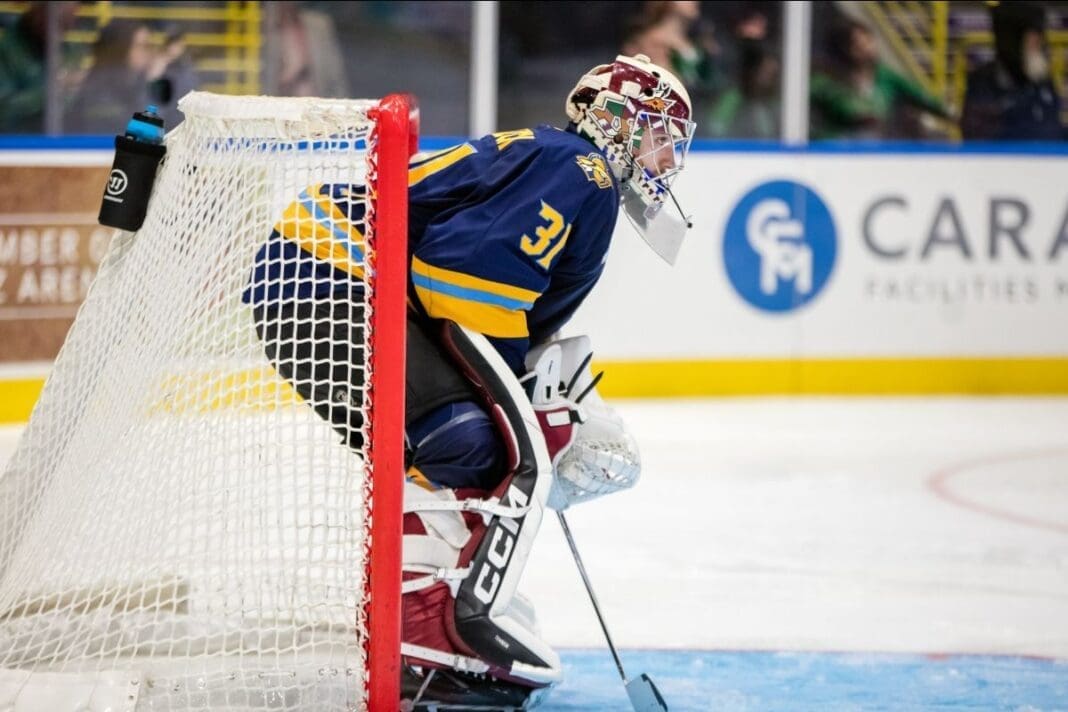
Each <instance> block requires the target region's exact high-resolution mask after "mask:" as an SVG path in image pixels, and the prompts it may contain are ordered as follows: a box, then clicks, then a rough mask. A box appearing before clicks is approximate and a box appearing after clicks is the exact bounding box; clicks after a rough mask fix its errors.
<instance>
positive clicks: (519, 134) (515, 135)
mask: <svg viewBox="0 0 1068 712" xmlns="http://www.w3.org/2000/svg"><path fill="white" fill-rule="evenodd" d="M493 140H494V141H496V142H497V150H498V151H503V150H504V149H506V148H508V147H509V146H511V145H512V144H513V143H514V142H516V141H533V140H534V131H533V130H531V129H517V130H515V131H498V132H497V133H495V134H493Z"/></svg>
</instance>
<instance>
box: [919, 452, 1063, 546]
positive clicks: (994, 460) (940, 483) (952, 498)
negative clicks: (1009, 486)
mask: <svg viewBox="0 0 1068 712" xmlns="http://www.w3.org/2000/svg"><path fill="white" fill-rule="evenodd" d="M1060 456H1068V448H1063V447H1062V448H1052V449H1048V450H1033V451H1030V452H1016V453H1006V454H1004V455H996V456H993V457H984V458H979V459H975V460H967V461H965V462H959V463H957V464H955V465H950V466H949V467H945V468H942V469H940V470H936V471H935V472H933V473H932V474H931V475H930V477H928V479H927V488H928V489H930V490H931V491H932V492H934V494H935V496H937V497H939V498H940V499H943V500H945V501H947V502H949V503H951V504H954V505H956V506H958V507H963V508H964V509H968V510H971V511H973V512H978V513H980V514H985V515H987V516H990V517H994V518H996V519H1001V520H1003V521H1007V522H1013V523H1015V524H1022V525H1024V526H1028V527H1034V528H1036V529H1046V530H1048V531H1054V532H1059V533H1061V534H1068V523H1062V522H1056V521H1049V520H1047V519H1041V518H1039V517H1033V516H1030V515H1028V514H1023V513H1019V512H1014V511H1012V510H1009V509H1002V508H999V507H995V506H991V505H989V504H985V503H983V502H980V501H976V500H975V499H971V498H969V497H967V496H966V495H962V494H960V493H959V492H956V491H954V490H953V489H952V488H951V487H950V481H951V480H952V479H953V478H954V477H956V476H957V475H961V474H964V473H967V472H969V471H971V470H975V469H977V468H980V467H986V466H989V465H1000V464H1004V463H1010V462H1021V461H1024V460H1039V459H1045V458H1050V457H1060Z"/></svg>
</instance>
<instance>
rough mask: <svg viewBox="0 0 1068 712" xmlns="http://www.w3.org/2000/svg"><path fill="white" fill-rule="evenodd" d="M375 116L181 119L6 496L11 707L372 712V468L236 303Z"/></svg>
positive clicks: (241, 107)
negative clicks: (367, 600)
mask: <svg viewBox="0 0 1068 712" xmlns="http://www.w3.org/2000/svg"><path fill="white" fill-rule="evenodd" d="M371 106H373V103H372V102H357V101H324V100H301V99H271V98H236V97H234V98H228V97H217V96H211V95H205V94H192V95H190V96H189V97H187V98H186V99H185V100H183V110H184V111H185V113H186V120H185V122H184V123H183V124H182V125H181V126H180V127H179V128H178V129H177V130H176V131H174V132H172V133H171V134H170V135H169V136H168V139H167V150H168V153H167V157H166V159H165V162H164V164H163V166H162V167H161V172H160V175H159V178H158V180H157V184H156V188H155V193H154V197H153V201H152V203H151V206H150V209H149V213H148V217H147V219H146V222H145V224H144V226H143V227H142V229H141V230H140V231H139V232H138V233H137V234H136V235H130V234H127V233H117V234H116V237H115V238H114V240H113V243H112V245H111V249H110V252H109V254H108V256H107V258H106V259H105V260H104V263H103V264H102V266H101V268H100V272H99V275H98V277H97V280H96V282H95V283H94V285H93V287H92V289H91V290H90V294H89V296H88V299H87V300H86V302H85V304H84V305H83V307H82V309H81V311H80V312H79V314H78V318H77V320H76V322H75V324H74V326H73V328H72V330H71V332H70V334H69V336H68V338H67V342H66V344H65V345H64V347H63V350H62V352H61V354H60V356H59V358H58V360H57V362H56V364H55V367H54V370H53V372H52V374H51V377H50V378H49V380H48V383H47V384H46V387H45V390H44V392H43V394H42V397H41V399H40V401H39V403H38V405H37V407H36V410H35V411H34V414H33V417H32V420H31V422H30V424H29V426H28V428H27V430H26V432H25V433H24V435H23V437H22V440H21V442H20V444H19V447H18V450H17V452H16V453H15V455H14V457H13V459H12V460H11V462H10V463H9V465H8V467H7V470H6V471H5V472H4V473H3V476H2V478H0V707H4V708H5V709H7V708H8V707H5V706H4V705H5V704H9V705H12V706H13V707H14V709H56V710H59V709H68V708H69V709H86V708H88V709H97V708H100V709H104V708H105V707H106V704H110V703H111V702H110V701H111V700H112V699H113V700H115V701H117V702H115V704H114V706H113V707H111V709H139V710H140V709H153V710H164V709H166V710H171V709H183V710H186V709H228V710H246V709H248V710H260V709H271V710H297V709H315V710H331V709H352V708H358V707H360V706H361V704H362V703H361V700H362V699H363V695H364V692H363V689H364V682H365V681H364V679H363V678H364V673H363V670H364V667H365V656H366V653H365V645H366V644H367V640H368V633H367V630H366V625H365V624H366V619H365V616H364V613H363V603H364V600H363V599H364V591H365V549H366V547H367V534H366V532H367V524H368V521H367V520H368V517H367V512H366V507H367V492H368V487H369V484H368V482H367V478H366V477H365V473H364V466H363V457H362V456H363V453H362V452H359V451H357V450H356V449H354V448H351V447H348V446H346V445H345V444H343V443H342V436H341V435H339V432H338V431H335V429H334V428H333V427H332V426H331V424H330V423H328V422H327V421H326V420H324V419H323V418H321V417H319V416H318V415H316V413H315V411H313V408H312V407H309V405H312V406H315V405H322V404H321V403H315V402H314V398H315V396H309V398H310V399H311V400H312V401H313V402H311V403H308V402H305V401H306V400H307V399H302V398H301V397H300V396H298V395H297V393H296V392H295V391H294V389H293V387H292V386H291V385H290V383H289V381H288V380H287V379H286V378H285V377H283V376H281V375H279V373H278V372H277V371H276V366H274V365H272V363H271V360H270V359H268V357H267V356H266V355H265V350H264V343H263V342H262V341H261V339H260V338H259V337H258V336H257V331H256V329H255V328H254V319H253V312H252V310H251V309H250V307H249V306H248V305H247V304H245V303H244V302H243V301H242V298H241V295H242V292H243V290H245V288H246V286H247V285H248V282H249V278H250V274H251V273H252V270H253V269H254V263H255V260H256V256H257V252H258V250H260V248H261V247H262V246H263V245H264V243H265V241H266V240H267V238H268V236H269V235H271V233H272V228H273V227H274V226H275V225H276V224H278V222H279V220H281V219H282V216H283V213H284V212H285V211H286V208H287V206H288V205H289V204H290V203H291V202H292V201H293V200H294V198H296V197H297V196H298V194H300V192H301V191H302V190H305V189H306V188H307V187H308V186H309V185H312V184H319V183H343V184H363V183H365V182H366V181H367V179H368V175H367V174H368V155H369V153H370V152H371V151H372V149H373V144H374V141H375V138H374V134H373V125H372V123H371V122H370V121H369V119H368V116H367V111H368V109H369V108H370V107H371ZM372 165H373V164H372ZM371 178H372V179H373V176H371ZM368 193H369V194H373V191H368ZM362 195H363V194H362V193H359V194H354V196H353V197H352V200H353V201H356V200H363V198H362ZM355 212H356V214H358V215H360V216H363V217H362V218H361V220H360V221H357V220H356V219H355V218H354V219H353V223H352V224H351V225H350V224H348V223H345V224H344V228H345V229H346V230H348V229H350V228H356V229H357V230H360V231H362V232H363V233H364V234H366V232H367V228H368V225H367V215H369V214H370V208H367V211H366V212H364V211H363V210H357V211H355ZM314 219H316V220H318V221H319V223H320V228H323V229H325V232H322V234H320V233H316V237H315V240H317V241H318V242H317V243H316V247H322V248H323V249H327V250H336V248H337V247H338V246H339V245H338V244H336V243H343V242H344V236H339V235H341V233H340V232H339V230H338V224H335V222H337V221H336V220H335V217H334V216H333V215H325V217H324V216H323V215H319V216H318V217H315V218H314ZM342 222H344V221H342ZM320 228H316V229H320ZM368 237H369V236H368ZM340 246H341V247H344V248H346V249H348V252H349V258H350V259H351V260H352V261H353V262H354V263H356V264H357V265H358V266H362V261H361V260H362V252H359V251H354V250H352V249H351V248H352V245H340ZM306 247H307V246H306ZM358 257H359V258H360V259H357V258H358ZM350 285H351V286H350V287H349V288H348V291H347V292H343V293H341V294H340V295H338V296H339V298H341V299H342V300H348V301H350V302H352V303H353V304H356V305H360V306H361V308H360V309H359V310H356V311H354V313H355V314H357V315H362V314H363V313H368V314H369V312H370V309H363V308H362V306H363V305H364V304H365V303H366V302H365V295H364V290H363V289H362V288H361V286H360V282H359V281H358V280H350ZM371 288H373V285H369V286H368V290H367V291H368V292H370V290H371ZM294 318H298V317H294ZM298 331H299V330H298ZM353 334H354V337H353V338H356V337H359V338H362V332H361V331H360V330H359V329H355V330H354V331H353ZM288 338H289V339H290V340H291V341H292V340H294V339H296V338H297V337H296V336H294V335H292V334H291V335H289V336H288ZM328 346H330V345H329V344H328ZM329 352H330V349H329V348H327V349H325V350H322V349H320V350H319V351H317V352H316V354H317V355H316V358H329V357H328V356H323V354H324V353H329ZM295 353H296V352H294V354H295ZM279 358H281V356H279ZM290 358H292V359H293V361H294V363H296V360H297V359H298V356H297V355H291V356H290ZM298 365H299V364H298ZM330 366H331V373H332V377H333V378H336V379H339V384H340V385H348V384H363V383H364V378H363V374H362V373H360V369H361V365H360V363H359V362H356V363H347V364H346V363H340V364H339V363H332V364H330ZM320 385H323V384H320ZM326 385H327V388H326V389H325V390H324V391H323V392H324V393H327V394H330V393H332V392H333V389H331V388H329V384H326ZM359 387H361V388H362V385H360V386H359ZM316 392H317V393H318V391H316ZM326 397H329V395H328V396H326ZM364 400H366V399H364ZM356 407H360V406H359V404H358V403H356ZM364 421H365V419H363V418H361V419H360V422H364ZM365 432H366V431H365ZM353 445H355V446H358V443H353ZM109 695H114V697H113V698H111V697H109ZM92 701H95V702H93V704H90V702H92ZM20 704H21V707H20ZM77 704H84V705H86V706H85V707H77ZM94 704H95V705H97V706H93V705H94ZM71 705H73V706H71ZM100 705H104V706H100Z"/></svg>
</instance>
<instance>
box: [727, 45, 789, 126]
mask: <svg viewBox="0 0 1068 712" xmlns="http://www.w3.org/2000/svg"><path fill="white" fill-rule="evenodd" d="M780 111H781V109H780V102H779V59H778V58H777V57H776V56H775V55H774V54H772V53H771V52H769V51H768V50H767V48H766V47H765V46H764V43H763V42H761V41H760V40H756V39H743V40H742V41H741V42H740V43H739V52H738V84H737V86H734V87H731V88H730V89H728V90H727V91H725V92H724V93H723V95H722V96H720V98H719V100H718V101H717V102H716V106H715V109H714V110H713V111H712V115H711V132H712V135H713V136H717V137H729V138H756V139H772V138H777V137H778V136H779V116H780Z"/></svg>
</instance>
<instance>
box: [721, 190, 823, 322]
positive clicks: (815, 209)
mask: <svg viewBox="0 0 1068 712" xmlns="http://www.w3.org/2000/svg"><path fill="white" fill-rule="evenodd" d="M837 251H838V249H837V235H836V231H835V226H834V219H833V218H832V217H831V213H830V211H829V210H828V209H827V206H826V204H825V203H824V202H823V200H821V199H820V197H819V196H818V195H817V194H816V193H815V191H813V190H812V189H811V188H809V187H808V186H805V185H802V184H800V183H794V182H792V181H786V180H780V181H772V182H769V183H764V184H762V185H759V186H757V187H756V188H753V189H752V190H750V191H749V192H748V193H746V195H745V196H744V197H743V198H742V199H741V200H740V201H739V202H738V205H737V206H735V208H734V210H733V211H732V212H731V215H730V218H729V219H728V220H727V228H726V231H725V234H724V238H723V263H724V265H725V267H726V270H727V277H728V279H729V280H730V283H731V286H733V287H734V290H735V291H736V292H738V294H739V295H740V296H741V297H742V298H743V299H744V300H745V301H746V302H748V303H749V304H751V305H752V306H754V307H756V308H757V309H761V310H763V311H768V312H788V311H791V310H794V309H798V308H800V307H802V306H804V305H805V304H807V303H808V302H810V301H812V299H814V298H815V297H816V295H818V294H819V293H820V291H821V290H822V289H823V287H824V286H825V285H826V283H827V280H828V278H829V277H830V276H831V272H832V271H833V269H834V263H835V258H836V255H837Z"/></svg>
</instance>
